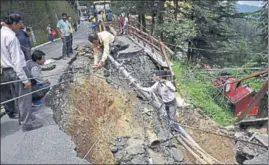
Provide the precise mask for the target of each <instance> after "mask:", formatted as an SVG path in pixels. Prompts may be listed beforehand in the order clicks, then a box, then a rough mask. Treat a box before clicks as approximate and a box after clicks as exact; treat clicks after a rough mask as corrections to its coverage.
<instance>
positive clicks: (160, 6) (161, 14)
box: [158, 1, 165, 41]
mask: <svg viewBox="0 0 269 165" xmlns="http://www.w3.org/2000/svg"><path fill="white" fill-rule="evenodd" d="M164 2H165V1H159V8H160V10H159V14H158V24H159V25H162V24H163V23H164V21H163V15H164V11H165V8H164ZM160 38H161V40H162V41H163V39H164V37H163V32H161V34H160Z"/></svg>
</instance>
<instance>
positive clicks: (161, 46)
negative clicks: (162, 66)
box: [158, 37, 165, 61]
mask: <svg viewBox="0 0 269 165" xmlns="http://www.w3.org/2000/svg"><path fill="white" fill-rule="evenodd" d="M158 41H159V46H160V48H161V54H162V60H163V61H165V57H164V51H165V50H164V47H163V44H162V42H161V39H160V37H158Z"/></svg>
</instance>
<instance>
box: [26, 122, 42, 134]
mask: <svg viewBox="0 0 269 165" xmlns="http://www.w3.org/2000/svg"><path fill="white" fill-rule="evenodd" d="M42 126H43V124H42V123H41V122H34V123H33V124H24V125H23V126H22V131H24V132H26V131H32V130H35V129H38V128H40V127H42Z"/></svg>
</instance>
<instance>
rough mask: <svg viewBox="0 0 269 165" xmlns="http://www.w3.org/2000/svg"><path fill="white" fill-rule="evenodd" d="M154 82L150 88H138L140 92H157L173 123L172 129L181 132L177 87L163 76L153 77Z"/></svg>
mask: <svg viewBox="0 0 269 165" xmlns="http://www.w3.org/2000/svg"><path fill="white" fill-rule="evenodd" d="M153 80H154V81H156V82H155V84H154V85H153V86H151V87H149V88H145V87H141V86H138V88H139V89H140V90H143V91H146V92H150V93H154V92H157V93H158V95H159V96H160V97H161V99H162V102H163V103H164V105H165V110H166V112H167V115H168V118H169V120H170V121H171V122H170V124H171V126H172V128H173V129H174V130H176V131H178V130H179V128H178V125H177V124H176V123H177V116H176V110H177V100H176V93H175V92H176V88H175V86H174V85H173V84H172V83H171V82H170V81H168V80H166V78H165V77H164V76H163V77H162V78H161V77H160V76H156V74H155V75H154V76H153Z"/></svg>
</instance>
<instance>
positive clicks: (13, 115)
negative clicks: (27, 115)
mask: <svg viewBox="0 0 269 165" xmlns="http://www.w3.org/2000/svg"><path fill="white" fill-rule="evenodd" d="M8 116H9V118H10V119H19V114H18V113H12V114H9V115H8Z"/></svg>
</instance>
